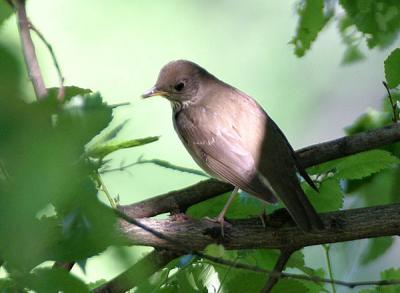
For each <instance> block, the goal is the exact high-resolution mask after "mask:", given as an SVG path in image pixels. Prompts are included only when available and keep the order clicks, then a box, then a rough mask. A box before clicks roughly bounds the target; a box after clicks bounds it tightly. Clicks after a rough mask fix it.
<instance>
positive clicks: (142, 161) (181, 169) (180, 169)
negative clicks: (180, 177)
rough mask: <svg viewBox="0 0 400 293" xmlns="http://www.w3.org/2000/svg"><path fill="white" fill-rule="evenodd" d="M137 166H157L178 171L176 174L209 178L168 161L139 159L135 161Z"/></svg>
mask: <svg viewBox="0 0 400 293" xmlns="http://www.w3.org/2000/svg"><path fill="white" fill-rule="evenodd" d="M139 164H155V165H157V166H160V167H163V168H167V169H171V170H174V171H178V172H183V173H189V174H194V175H199V176H203V177H208V178H210V176H208V175H207V174H206V173H204V172H202V171H200V170H197V169H192V168H186V167H182V166H177V165H174V164H172V163H170V162H168V161H165V160H159V159H151V160H145V159H142V158H141V157H140V158H139V159H138V160H137V162H136V163H135V165H139Z"/></svg>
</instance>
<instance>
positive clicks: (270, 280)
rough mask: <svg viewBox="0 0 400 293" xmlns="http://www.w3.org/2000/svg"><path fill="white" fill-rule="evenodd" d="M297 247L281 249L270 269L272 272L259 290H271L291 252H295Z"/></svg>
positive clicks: (265, 292)
mask: <svg viewBox="0 0 400 293" xmlns="http://www.w3.org/2000/svg"><path fill="white" fill-rule="evenodd" d="M296 250H297V249H294V248H291V247H289V248H284V249H281V251H280V254H279V258H278V260H277V261H276V264H275V267H274V269H273V270H272V272H271V273H270V274H268V275H269V278H268V280H267V282H266V283H265V285H264V288H263V289H262V290H261V292H263V293H269V292H271V290H272V288H273V287H274V286H275V285H276V283H278V281H279V277H280V274H281V273H282V272H283V270H284V269H285V266H286V264H287V262H288V261H289V259H290V257H291V255H292V254H293V252H295V251H296Z"/></svg>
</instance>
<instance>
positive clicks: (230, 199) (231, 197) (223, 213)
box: [217, 187, 239, 225]
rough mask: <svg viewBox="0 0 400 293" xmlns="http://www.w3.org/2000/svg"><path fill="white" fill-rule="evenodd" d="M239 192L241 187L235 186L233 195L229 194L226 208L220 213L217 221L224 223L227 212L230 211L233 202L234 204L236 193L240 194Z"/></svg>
mask: <svg viewBox="0 0 400 293" xmlns="http://www.w3.org/2000/svg"><path fill="white" fill-rule="evenodd" d="M238 192H239V187H235V189H234V190H233V191H232V193H231V195H230V196H229V198H228V200H227V201H226V203H225V205H224V208H223V209H222V211H221V212H220V213H219V215H218V217H217V222H219V223H221V225H223V223H224V217H225V214H226V212H227V211H228V209H229V207H230V206H231V204H232V202H233V200H234V199H235V197H236V194H238Z"/></svg>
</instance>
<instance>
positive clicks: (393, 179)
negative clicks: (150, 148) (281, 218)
mask: <svg viewBox="0 0 400 293" xmlns="http://www.w3.org/2000/svg"><path fill="white" fill-rule="evenodd" d="M338 5H340V8H339V7H337V5H336V4H335V1H331V0H325V1H323V0H303V1H299V5H298V7H297V8H298V9H297V13H298V15H299V22H298V27H297V30H296V32H295V36H294V37H293V38H292V41H291V43H292V45H294V52H295V54H296V55H297V56H299V57H302V56H304V55H305V54H306V53H307V52H308V51H309V50H310V49H311V47H312V44H313V43H314V42H315V41H316V40H317V38H318V35H319V34H320V33H321V31H322V30H323V29H324V28H325V27H326V26H327V25H329V24H330V23H332V22H334V21H337V22H338V29H339V33H340V35H341V37H342V40H343V43H344V44H345V46H346V50H345V52H344V56H343V63H345V64H348V63H352V62H356V61H360V60H362V59H365V58H366V54H365V52H363V51H362V50H361V49H360V42H362V41H365V42H366V44H367V46H368V48H369V49H373V48H387V47H388V46H390V45H391V44H393V42H394V41H395V40H396V38H397V36H398V34H399V30H400V2H399V1H398V0H385V1H384V0H378V1H372V0H356V1H353V0H352V1H351V0H340V1H339V4H338ZM341 9H342V10H343V12H339V11H340V10H341ZM11 14H12V9H11V8H10V6H9V5H8V4H7V3H6V2H5V1H1V0H0V25H1V24H2V23H3V22H4V21H5V20H6V19H7V18H8V17H9V16H10V15H11ZM17 60H18V59H17V58H15V56H14V54H13V53H12V52H10V51H9V50H8V49H6V46H4V45H2V44H1V43H0V221H1V223H3V224H2V225H0V235H1V237H0V259H1V261H2V263H3V268H4V269H5V271H6V273H7V275H6V276H5V277H4V278H2V279H0V290H1V291H5V292H9V291H11V292H13V291H23V290H32V291H36V292H54V291H62V292H88V291H89V289H90V290H91V289H93V288H95V287H97V286H99V285H100V284H104V283H105V282H106V281H105V280H99V281H98V282H96V283H92V284H85V283H84V281H83V280H80V279H79V278H77V277H76V276H74V275H73V274H71V273H69V272H67V271H66V270H63V269H58V268H50V267H49V266H46V262H48V261H60V262H78V261H83V260H86V259H89V258H91V257H93V256H95V255H98V254H99V253H101V252H102V251H104V250H105V249H106V248H107V247H109V246H111V245H124V244H126V242H125V239H123V238H122V237H121V236H120V235H119V234H118V233H117V232H116V231H117V229H116V223H117V220H116V218H115V215H114V213H113V211H112V209H111V208H109V207H108V206H107V205H105V204H104V203H102V201H101V200H100V199H99V198H98V190H99V189H100V188H102V186H98V183H99V180H97V179H96V178H97V177H96V176H99V175H98V174H99V169H100V168H102V167H103V164H104V158H105V157H106V156H108V155H109V154H111V153H113V152H115V151H118V150H121V149H127V148H133V147H137V146H142V145H145V144H148V143H152V142H154V141H157V140H158V137H155V136H153V137H146V138H141V139H129V140H126V141H120V140H117V139H116V136H117V134H118V133H119V131H120V130H121V129H122V128H123V127H124V125H125V123H126V122H124V123H122V124H120V125H117V126H116V127H114V128H113V129H108V128H107V127H108V125H109V124H110V122H111V120H112V118H113V117H112V115H113V112H112V107H110V106H108V105H107V104H106V103H104V101H103V97H102V96H101V95H100V94H99V93H93V92H92V91H91V90H90V89H84V88H80V87H78V86H68V87H66V88H65V97H64V101H63V102H60V101H58V100H57V94H58V90H59V89H58V88H50V89H48V90H49V94H48V97H46V98H45V99H44V100H43V101H41V102H32V103H28V102H26V101H30V100H32V97H26V96H24V95H23V91H22V90H21V89H20V81H21V78H25V77H24V76H23V77H22V76H21V74H22V72H20V70H19V68H20V66H19V64H18V61H17ZM399 65H400V49H398V48H397V49H395V50H393V51H392V53H391V54H390V55H389V56H388V58H387V59H386V61H385V64H384V69H385V78H386V81H387V83H388V85H389V87H390V88H391V89H392V96H393V99H394V103H397V104H399V101H400V94H399V92H398V91H397V90H396V89H395V88H396V87H397V86H398V85H399V84H400V70H399V68H400V66H399ZM388 101H389V100H388V99H387V97H385V100H384V103H383V106H382V109H380V110H368V111H367V112H366V113H365V114H363V115H362V116H361V117H360V118H359V119H358V120H356V121H355V122H354V123H353V124H352V125H351V126H349V127H348V128H347V129H346V132H347V134H348V135H351V134H355V133H358V132H362V131H366V130H370V129H374V128H379V127H383V126H386V125H388V124H390V123H391V122H392V118H393V112H392V107H391V105H390V104H389V102H388ZM397 114H398V112H397ZM397 118H400V117H397ZM399 157H400V144H399V143H397V144H392V145H388V146H385V147H382V148H381V149H378V150H372V151H368V152H364V153H359V154H356V155H353V156H349V157H346V158H342V159H338V160H334V161H330V162H326V163H324V164H321V165H319V166H315V167H312V168H310V169H309V170H308V172H309V173H310V174H311V175H312V177H313V179H314V180H315V182H316V184H317V185H318V187H319V192H316V191H315V190H313V189H312V188H311V187H310V186H309V185H308V184H306V183H305V182H302V187H303V188H304V190H305V192H306V193H307V195H308V196H309V198H310V200H311V201H312V203H313V205H314V206H315V208H316V209H317V210H318V211H320V212H328V211H334V210H339V209H342V208H343V207H346V206H345V203H346V201H345V199H346V198H358V199H361V200H362V201H363V204H365V205H372V204H378V203H379V204H383V203H392V202H395V201H398V200H399V196H400V195H399V193H398V190H400V167H399ZM143 163H154V164H157V165H159V166H162V167H166V168H169V169H173V170H178V171H181V172H188V173H192V174H193V173H194V174H197V175H204V174H203V173H201V172H197V171H195V170H191V169H188V168H183V167H180V166H176V165H173V164H171V163H169V162H166V161H164V160H159V159H154V160H142V159H139V160H138V162H136V163H135V164H143ZM100 183H101V182H100ZM378 195H379V198H378ZM228 196H229V195H228V194H224V195H221V196H218V197H216V198H213V199H210V200H208V201H205V202H202V203H199V204H196V205H194V206H192V207H190V208H189V209H188V211H187V214H188V215H189V216H192V217H196V218H200V217H204V216H209V217H210V216H211V217H213V216H216V215H217V214H218V213H219V211H220V209H221V207H222V206H223V204H224V203H225V202H226V199H227V197H228ZM280 207H282V206H281V205H276V206H273V207H271V206H268V207H265V206H264V204H263V203H261V202H260V201H258V200H257V199H255V198H253V197H250V196H248V195H247V194H245V193H241V194H240V196H239V197H238V198H237V199H236V200H235V201H234V203H233V204H232V207H231V208H230V210H229V212H228V214H227V217H228V218H244V217H248V216H257V215H260V214H262V213H264V212H265V210H267V212H268V213H269V212H271V211H272V210H275V209H277V208H280ZM393 243H394V239H393V237H384V238H379V239H371V240H369V242H368V245H367V248H366V249H365V250H364V251H363V254H362V257H361V260H360V262H359V264H357V265H366V264H369V263H372V262H373V261H375V260H377V259H379V258H380V257H381V256H382V255H384V253H385V252H387V251H388V249H390V248H391V247H392V245H393ZM205 252H206V253H208V254H209V255H214V256H218V257H221V258H223V259H226V260H230V261H233V262H240V263H243V264H249V265H255V266H258V267H260V268H262V269H268V270H271V269H273V267H274V265H275V263H276V261H277V259H278V257H279V251H277V250H271V249H269V250H267V249H258V250H240V251H226V250H225V249H224V248H223V246H220V245H211V246H209V247H207V249H206V250H205ZM304 258H305V257H304V253H303V251H301V250H300V251H297V252H295V253H294V254H293V255H292V256H291V258H290V259H289V261H288V263H287V268H289V269H291V270H294V271H296V272H301V273H303V274H305V275H309V276H319V277H325V275H326V272H325V269H323V268H319V269H314V268H311V267H309V266H308V265H307V264H306V263H307V262H306V261H305V259H304ZM43 266H44V267H43ZM381 278H382V279H383V280H388V279H389V280H390V279H400V272H399V270H398V269H389V270H386V271H384V272H382V273H381ZM266 279H267V276H266V275H265V274H260V273H256V272H250V271H244V270H242V269H236V268H232V267H228V266H222V265H218V264H214V263H211V262H210V261H207V260H204V259H200V258H198V257H194V256H193V255H186V256H184V257H181V258H180V259H179V260H175V261H173V262H171V263H170V264H169V265H167V266H166V267H165V268H162V269H161V270H160V271H158V272H157V273H156V274H154V275H153V276H152V277H151V278H149V279H148V280H142V282H141V283H140V284H139V286H138V287H137V288H136V292H208V291H216V292H258V291H260V290H261V289H262V288H263V286H264V284H265V281H266ZM398 290H399V288H398V286H392V287H379V286H378V287H377V288H374V289H367V290H363V291H362V292H386V291H387V292H392V291H393V292H397V291H398ZM323 291H326V289H325V287H324V285H323V284H319V283H313V282H307V281H303V280H294V279H281V280H280V281H279V282H278V284H277V285H276V287H274V290H273V292H323Z"/></svg>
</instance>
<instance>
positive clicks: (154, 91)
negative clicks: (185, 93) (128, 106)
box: [142, 86, 167, 99]
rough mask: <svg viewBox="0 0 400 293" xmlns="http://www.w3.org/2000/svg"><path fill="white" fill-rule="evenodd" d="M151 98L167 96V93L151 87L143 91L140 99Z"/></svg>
mask: <svg viewBox="0 0 400 293" xmlns="http://www.w3.org/2000/svg"><path fill="white" fill-rule="evenodd" d="M153 96H164V97H165V96H167V92H164V91H160V90H159V89H157V87H155V86H153V87H152V88H151V89H149V90H147V91H145V92H144V93H143V95H142V98H143V99H145V98H150V97H153Z"/></svg>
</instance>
